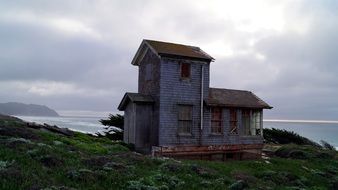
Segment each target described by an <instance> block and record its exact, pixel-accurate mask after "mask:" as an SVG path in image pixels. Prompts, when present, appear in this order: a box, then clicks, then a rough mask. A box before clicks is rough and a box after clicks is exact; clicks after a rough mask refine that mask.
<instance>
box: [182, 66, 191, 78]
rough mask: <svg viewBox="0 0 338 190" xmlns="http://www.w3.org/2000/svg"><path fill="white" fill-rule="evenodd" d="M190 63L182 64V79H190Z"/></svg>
mask: <svg viewBox="0 0 338 190" xmlns="http://www.w3.org/2000/svg"><path fill="white" fill-rule="evenodd" d="M190 66H191V65H190V63H181V78H184V79H187V78H190V75H191V71H190V69H191V68H190Z"/></svg>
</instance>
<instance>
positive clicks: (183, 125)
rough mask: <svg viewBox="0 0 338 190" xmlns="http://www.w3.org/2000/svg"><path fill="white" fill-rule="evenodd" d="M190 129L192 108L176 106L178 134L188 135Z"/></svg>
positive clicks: (189, 106)
mask: <svg viewBox="0 0 338 190" xmlns="http://www.w3.org/2000/svg"><path fill="white" fill-rule="evenodd" d="M191 128H192V106H191V105H179V106H178V133H179V134H190V133H191Z"/></svg>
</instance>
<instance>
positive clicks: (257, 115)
mask: <svg viewBox="0 0 338 190" xmlns="http://www.w3.org/2000/svg"><path fill="white" fill-rule="evenodd" d="M261 115H262V112H261V111H260V110H253V111H252V118H251V125H252V126H251V133H252V135H260V134H261V125H262V119H261Z"/></svg>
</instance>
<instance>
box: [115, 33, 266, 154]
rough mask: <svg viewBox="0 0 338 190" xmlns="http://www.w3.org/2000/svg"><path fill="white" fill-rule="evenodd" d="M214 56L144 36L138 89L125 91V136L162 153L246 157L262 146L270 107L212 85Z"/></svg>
mask: <svg viewBox="0 0 338 190" xmlns="http://www.w3.org/2000/svg"><path fill="white" fill-rule="evenodd" d="M213 60H214V59H213V58H212V57H211V56H210V55H208V54H207V53H205V52H204V51H202V50H201V49H200V48H199V47H194V46H188V45H181V44H174V43H167V42H159V41H152V40H143V41H142V43H141V45H140V47H139V49H138V50H137V53H136V55H135V57H134V58H133V60H132V65H135V66H138V68H139V76H138V93H129V92H127V93H126V94H125V95H124V97H123V99H122V100H121V103H120V104H119V106H118V109H119V110H120V111H124V113H125V114H124V117H125V124H124V141H125V142H126V143H133V144H134V145H135V148H136V150H138V151H141V152H148V153H150V152H152V153H153V154H156V155H164V156H175V157H178V156H184V157H198V158H202V159H203V158H207V159H223V160H225V159H236V158H237V159H244V158H248V157H249V156H250V157H251V156H252V155H256V156H257V155H259V154H260V153H261V150H262V146H263V136H262V135H263V134H262V132H263V131H262V128H263V124H262V118H263V109H271V108H272V107H271V106H269V105H268V104H267V103H265V102H264V101H263V100H261V99H260V98H258V97H257V96H256V95H255V94H253V93H252V92H249V91H243V90H231V89H221V88H211V87H209V79H210V63H211V62H212V61H213Z"/></svg>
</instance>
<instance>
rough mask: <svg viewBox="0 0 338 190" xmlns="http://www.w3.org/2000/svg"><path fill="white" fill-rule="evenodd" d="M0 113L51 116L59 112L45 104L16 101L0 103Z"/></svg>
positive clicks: (55, 115)
mask: <svg viewBox="0 0 338 190" xmlns="http://www.w3.org/2000/svg"><path fill="white" fill-rule="evenodd" d="M0 114H5V115H22V116H51V117H58V116H59V114H58V113H57V112H56V111H55V110H52V109H50V108H48V107H47V106H44V105H37V104H23V103H18V102H8V103H0Z"/></svg>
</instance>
